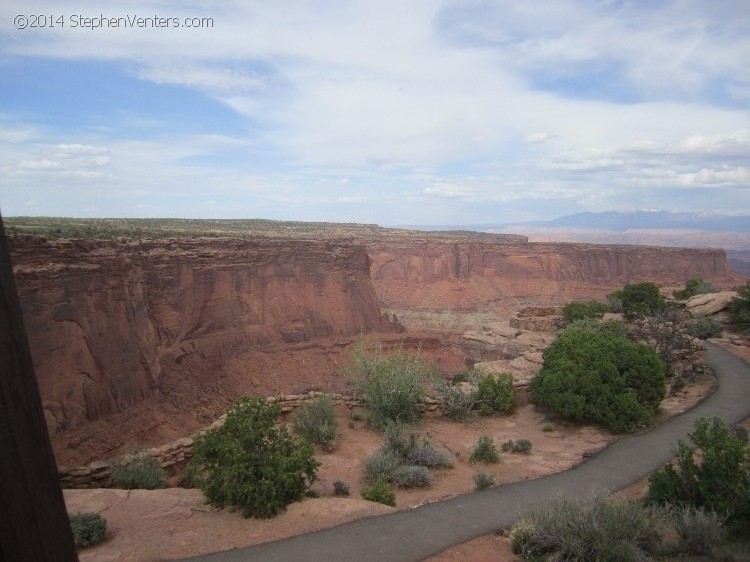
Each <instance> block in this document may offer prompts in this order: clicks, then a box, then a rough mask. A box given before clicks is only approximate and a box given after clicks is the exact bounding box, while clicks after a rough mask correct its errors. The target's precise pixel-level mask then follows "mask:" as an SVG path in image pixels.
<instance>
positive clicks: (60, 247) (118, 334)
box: [11, 235, 398, 433]
mask: <svg viewBox="0 0 750 562" xmlns="http://www.w3.org/2000/svg"><path fill="white" fill-rule="evenodd" d="M11 242H12V259H13V262H14V266H15V273H16V278H17V285H18V288H19V293H20V298H21V303H22V307H23V310H24V320H25V324H26V330H27V332H28V335H29V340H30V344H31V348H32V353H33V357H34V362H35V368H36V372H37V377H38V380H39V385H40V388H41V392H42V398H43V401H44V407H45V413H46V415H47V421H48V425H49V428H50V430H51V432H52V433H54V432H55V431H57V430H58V429H60V428H65V427H66V426H67V425H69V424H71V423H77V422H81V421H82V420H89V421H91V420H96V419H98V418H102V417H105V416H108V415H110V414H112V413H115V412H121V411H123V410H125V409H127V408H128V407H130V406H132V405H134V404H136V403H138V402H140V401H142V400H143V399H144V398H146V397H147V396H149V395H151V394H153V393H154V392H155V391H156V390H157V389H158V388H159V387H160V386H161V385H162V384H163V383H164V382H165V381H167V380H170V381H173V382H174V381H180V380H181V384H185V385H188V384H190V383H191V381H190V377H191V376H192V375H193V373H194V372H195V371H196V370H202V371H204V375H203V378H204V379H205V378H208V379H209V381H210V378H211V373H214V377H216V378H218V377H219V376H220V375H221V374H222V373H223V372H227V371H235V372H237V373H239V372H240V371H242V370H243V369H244V368H245V367H246V366H247V364H248V362H249V361H250V359H251V358H252V354H253V353H254V352H257V351H258V350H264V349H271V350H274V351H276V352H278V351H283V350H284V349H287V348H294V349H297V350H299V349H300V348H301V347H304V346H305V345H308V346H309V345H312V344H314V342H315V341H317V340H319V339H322V338H328V339H329V340H330V339H331V338H336V337H340V336H349V337H351V336H355V335H357V334H358V333H360V332H361V331H364V332H373V331H374V332H391V331H394V330H396V329H397V328H398V326H397V325H395V324H393V323H392V322H391V321H390V320H389V319H388V318H387V317H385V316H383V315H382V314H381V313H380V309H379V307H378V303H377V298H376V295H375V292H374V290H373V286H372V283H371V281H370V275H369V266H370V261H369V258H368V256H367V253H366V251H365V249H364V248H363V247H362V246H359V245H352V244H346V243H335V242H315V241H302V240H296V241H294V240H271V239H257V240H233V239H214V240H208V239H194V240H162V241H141V242H132V241H131V242H118V241H101V240H98V241H94V240H73V241H47V240H44V239H42V238H39V237H33V236H23V235H19V236H15V237H13V238H12V239H11ZM248 371H249V372H245V373H244V381H239V383H238V385H239V386H241V385H242V384H245V385H246V388H247V387H248V386H252V385H249V383H248V380H249V379H250V378H254V379H255V381H254V384H255V385H256V386H258V391H273V390H274V388H273V387H269V385H264V384H263V381H262V380H258V379H262V378H263V375H264V373H262V372H260V373H258V372H252V371H251V370H250V369H248ZM209 384H210V383H209ZM204 387H205V384H204ZM246 391H247V390H246ZM185 406H187V405H185ZM191 407H192V406H191Z"/></svg>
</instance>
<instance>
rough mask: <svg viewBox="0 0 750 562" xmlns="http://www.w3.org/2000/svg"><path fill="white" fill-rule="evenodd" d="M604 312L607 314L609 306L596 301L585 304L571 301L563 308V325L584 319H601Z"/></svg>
mask: <svg viewBox="0 0 750 562" xmlns="http://www.w3.org/2000/svg"><path fill="white" fill-rule="evenodd" d="M605 312H609V306H607V305H606V304H604V303H603V302H599V301H597V300H590V301H586V302H582V301H573V302H569V303H568V304H566V305H565V307H564V308H563V319H564V320H565V324H566V325H567V324H570V323H571V322H575V321H576V320H583V319H584V318H601V317H602V316H604V313H605Z"/></svg>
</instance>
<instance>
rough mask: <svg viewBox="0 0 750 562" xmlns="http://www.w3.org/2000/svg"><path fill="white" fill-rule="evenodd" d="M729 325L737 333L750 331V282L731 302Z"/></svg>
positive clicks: (738, 290)
mask: <svg viewBox="0 0 750 562" xmlns="http://www.w3.org/2000/svg"><path fill="white" fill-rule="evenodd" d="M727 310H728V311H729V325H730V326H732V328H734V329H735V330H737V331H740V332H746V331H748V330H750V281H749V282H747V283H745V284H744V285H743V286H742V287H739V288H738V289H737V296H736V297H734V298H733V299H732V300H731V301H729V306H728V307H727Z"/></svg>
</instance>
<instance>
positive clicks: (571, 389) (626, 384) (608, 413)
mask: <svg viewBox="0 0 750 562" xmlns="http://www.w3.org/2000/svg"><path fill="white" fill-rule="evenodd" d="M543 357H544V363H543V365H542V368H541V370H540V371H539V372H538V373H537V374H536V375H535V376H534V377H533V378H532V380H531V385H530V386H531V400H532V402H533V403H534V404H536V405H538V406H544V407H547V408H550V409H551V410H553V411H555V412H557V413H558V414H560V415H561V416H563V417H565V418H568V419H572V420H576V421H594V422H598V423H601V424H603V425H605V426H606V427H608V428H609V429H610V430H612V431H614V432H627V431H633V430H636V429H638V428H640V427H643V426H647V425H648V424H650V423H651V420H652V419H653V416H654V414H655V413H656V410H657V409H658V407H659V403H660V402H661V401H662V399H663V398H664V396H665V393H666V385H665V379H664V363H663V362H662V361H661V359H659V356H658V355H657V354H656V352H655V351H654V350H653V349H651V348H650V347H649V346H647V345H645V344H640V343H636V342H633V341H630V340H628V339H627V338H622V337H617V336H614V335H611V334H608V333H600V332H593V331H590V330H584V329H571V328H568V329H566V330H563V331H562V332H561V333H560V334H559V335H558V337H557V338H556V339H555V341H553V342H552V344H551V345H550V346H549V347H548V348H547V349H546V350H545V352H544V356H543Z"/></svg>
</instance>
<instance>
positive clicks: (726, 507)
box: [646, 418, 750, 536]
mask: <svg viewBox="0 0 750 562" xmlns="http://www.w3.org/2000/svg"><path fill="white" fill-rule="evenodd" d="M689 438H690V442H691V444H688V443H685V442H684V441H682V440H680V441H679V443H678V445H677V451H676V459H675V462H674V464H668V465H666V466H665V467H664V468H662V469H660V470H657V471H655V472H653V473H652V474H651V476H650V478H649V488H648V494H647V496H646V502H647V503H650V504H671V505H675V506H678V507H683V506H693V507H697V508H705V509H706V510H709V511H714V512H716V513H719V514H721V515H726V516H727V523H728V525H729V527H730V529H731V530H733V531H734V532H735V533H736V534H743V533H744V536H750V466H749V465H748V456H747V455H748V447H747V443H745V441H743V440H742V438H741V437H739V436H738V435H737V434H736V433H735V432H733V431H732V430H731V429H730V428H729V427H727V426H726V424H725V423H724V422H723V421H722V420H720V419H719V418H713V419H711V420H707V419H705V418H701V419H699V420H698V421H696V422H695V430H694V431H693V433H691V434H690V435H689Z"/></svg>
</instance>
